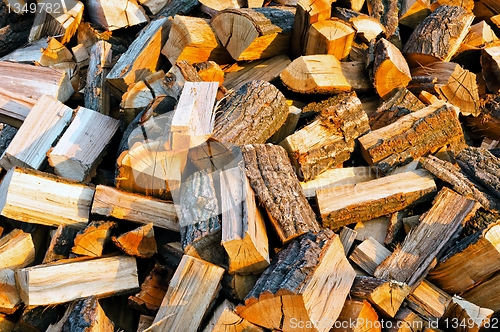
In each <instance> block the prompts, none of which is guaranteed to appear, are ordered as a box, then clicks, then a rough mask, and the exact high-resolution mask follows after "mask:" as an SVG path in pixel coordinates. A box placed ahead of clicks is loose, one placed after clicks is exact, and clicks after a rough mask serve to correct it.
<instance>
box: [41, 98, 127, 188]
mask: <svg viewBox="0 0 500 332" xmlns="http://www.w3.org/2000/svg"><path fill="white" fill-rule="evenodd" d="M118 125H119V121H118V120H115V119H113V118H111V117H109V116H107V115H104V114H101V113H98V112H95V111H93V110H90V109H88V108H84V107H79V108H78V109H77V113H76V116H75V118H74V119H73V121H72V122H71V124H70V125H69V127H68V129H67V130H66V131H65V132H64V134H63V136H62V137H61V139H60V140H59V142H58V143H57V144H56V146H55V147H54V148H53V149H52V151H51V152H50V153H49V156H48V157H49V158H48V159H49V164H50V165H51V166H52V167H54V172H55V173H56V174H57V175H60V176H62V177H65V178H68V179H72V180H76V181H86V182H88V181H90V178H91V177H93V176H94V174H95V169H96V167H97V165H98V163H99V162H100V161H101V158H102V157H103V156H104V154H105V153H106V147H107V145H108V144H109V143H110V141H111V139H112V138H113V136H114V134H115V133H116V131H117V130H118ZM75 143H78V145H76V144H75Z"/></svg>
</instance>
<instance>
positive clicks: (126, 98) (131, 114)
mask: <svg viewBox="0 0 500 332" xmlns="http://www.w3.org/2000/svg"><path fill="white" fill-rule="evenodd" d="M153 99H154V96H153V92H152V91H151V89H150V88H149V86H147V84H146V83H145V81H139V82H136V83H132V84H130V85H129V86H128V89H127V91H126V92H125V93H124V94H123V95H122V101H121V103H120V117H121V118H123V119H124V121H125V124H129V123H131V122H132V121H133V120H134V118H135V117H136V116H137V114H138V113H139V112H141V111H142V110H144V109H146V108H147V107H148V105H150V103H151V102H152V101H153Z"/></svg>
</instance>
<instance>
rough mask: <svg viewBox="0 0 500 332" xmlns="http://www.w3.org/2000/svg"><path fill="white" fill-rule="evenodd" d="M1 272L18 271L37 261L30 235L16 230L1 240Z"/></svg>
mask: <svg viewBox="0 0 500 332" xmlns="http://www.w3.org/2000/svg"><path fill="white" fill-rule="evenodd" d="M0 258H1V259H0V270H1V269H11V270H17V269H20V268H23V267H25V266H28V265H30V264H31V263H33V262H34V261H35V246H34V244H33V240H32V238H31V234H30V233H25V232H23V231H22V230H20V229H14V230H13V231H11V232H10V233H9V234H7V235H5V236H3V237H2V238H0Z"/></svg>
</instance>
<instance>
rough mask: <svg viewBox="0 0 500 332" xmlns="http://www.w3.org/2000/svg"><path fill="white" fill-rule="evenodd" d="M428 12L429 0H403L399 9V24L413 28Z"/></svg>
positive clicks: (429, 11)
mask: <svg viewBox="0 0 500 332" xmlns="http://www.w3.org/2000/svg"><path fill="white" fill-rule="evenodd" d="M430 13H431V10H430V0H403V1H402V2H401V8H400V10H399V24H402V25H405V26H407V27H410V28H412V29H415V28H416V27H417V25H418V24H419V23H420V22H422V20H423V19H424V18H426V17H427V16H428V15H429V14H430Z"/></svg>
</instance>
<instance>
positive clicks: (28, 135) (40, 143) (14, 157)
mask: <svg viewBox="0 0 500 332" xmlns="http://www.w3.org/2000/svg"><path fill="white" fill-rule="evenodd" d="M72 116H73V110H72V109H71V108H69V107H67V106H66V105H64V104H63V103H61V102H59V101H57V100H55V99H53V98H51V97H48V96H42V97H40V99H38V101H37V103H36V104H35V105H34V106H33V108H32V109H31V111H30V113H29V114H28V116H27V117H26V119H25V120H24V122H23V125H22V126H21V128H19V131H18V132H17V134H16V136H15V137H14V139H13V140H12V141H11V143H10V144H9V146H8V147H7V149H6V150H5V153H4V155H3V156H2V158H1V160H0V164H1V165H2V167H3V168H5V169H11V168H12V167H14V166H23V167H31V168H34V169H39V168H40V167H41V166H42V164H43V162H44V161H45V159H46V157H47V156H46V154H47V152H48V151H49V149H50V148H51V147H52V144H53V143H54V142H55V141H56V140H57V138H58V137H59V136H60V135H61V134H62V132H63V131H64V129H66V127H67V126H68V124H69V122H70V121H71V118H72Z"/></svg>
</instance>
